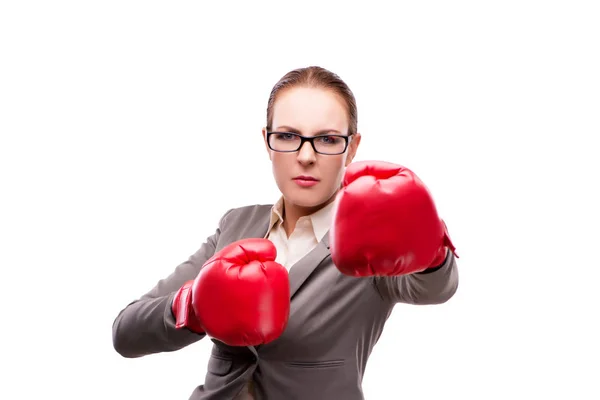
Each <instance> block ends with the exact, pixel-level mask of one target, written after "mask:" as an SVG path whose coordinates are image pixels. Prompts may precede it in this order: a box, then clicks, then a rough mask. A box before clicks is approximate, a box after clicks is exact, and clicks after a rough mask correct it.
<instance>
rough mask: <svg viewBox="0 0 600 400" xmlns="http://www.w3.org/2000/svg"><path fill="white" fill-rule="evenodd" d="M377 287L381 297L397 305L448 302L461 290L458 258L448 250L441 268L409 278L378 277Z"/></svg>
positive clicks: (415, 274)
mask: <svg viewBox="0 0 600 400" xmlns="http://www.w3.org/2000/svg"><path fill="white" fill-rule="evenodd" d="M374 284H375V287H376V289H377V291H378V292H379V294H380V295H381V297H383V298H384V299H387V300H389V301H391V302H394V303H407V304H416V305H429V304H441V303H445V302H446V301H448V300H449V299H450V298H452V296H454V293H456V290H457V289H458V266H457V264H456V256H455V255H454V254H453V253H452V252H451V251H449V250H448V252H447V254H446V259H445V260H444V263H443V264H442V265H440V266H438V267H435V268H432V269H429V270H425V271H423V272H420V273H414V274H409V275H400V276H385V277H383V276H379V277H375V278H374Z"/></svg>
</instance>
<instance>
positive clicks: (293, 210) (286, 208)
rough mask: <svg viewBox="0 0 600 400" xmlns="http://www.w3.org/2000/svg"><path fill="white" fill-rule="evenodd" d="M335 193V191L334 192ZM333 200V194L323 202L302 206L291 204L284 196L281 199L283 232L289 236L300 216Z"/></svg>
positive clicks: (314, 211)
mask: <svg viewBox="0 0 600 400" xmlns="http://www.w3.org/2000/svg"><path fill="white" fill-rule="evenodd" d="M336 194H337V193H336ZM334 200H335V194H334V195H333V196H331V198H330V199H329V200H327V201H326V202H325V203H322V204H319V205H317V206H313V207H304V206H299V205H297V204H293V203H291V202H288V201H287V200H286V199H285V198H284V199H283V228H284V229H285V233H286V234H287V236H288V237H289V236H290V235H291V234H292V232H293V231H294V228H295V227H296V223H297V222H298V220H299V219H300V218H302V217H305V216H307V215H310V214H314V213H316V212H317V211H319V210H320V209H322V208H323V207H325V206H327V205H329V204H331V203H332V202H333V201H334Z"/></svg>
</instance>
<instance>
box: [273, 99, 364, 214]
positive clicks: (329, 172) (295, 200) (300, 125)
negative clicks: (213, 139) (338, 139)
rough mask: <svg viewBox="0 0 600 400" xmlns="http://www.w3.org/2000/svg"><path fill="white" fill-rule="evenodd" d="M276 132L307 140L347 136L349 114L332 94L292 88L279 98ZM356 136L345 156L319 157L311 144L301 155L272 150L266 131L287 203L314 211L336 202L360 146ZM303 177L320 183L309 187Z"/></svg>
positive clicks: (305, 144)
mask: <svg viewBox="0 0 600 400" xmlns="http://www.w3.org/2000/svg"><path fill="white" fill-rule="evenodd" d="M272 130H273V131H278V132H281V131H283V132H293V133H298V134H300V135H303V136H317V135H323V134H332V135H334V134H337V135H347V133H348V113H347V111H346V106H345V103H344V101H343V100H342V99H341V98H340V97H339V96H338V95H336V94H335V93H334V92H332V91H330V90H326V89H321V88H306V87H292V88H289V89H285V90H284V91H282V92H280V93H278V95H277V98H276V101H275V104H274V106H273V126H272ZM352 136H353V137H352V138H351V140H350V143H349V145H348V148H347V150H346V151H345V152H344V153H342V154H337V155H325V154H319V153H316V152H315V151H314V149H313V147H312V146H311V144H310V143H308V142H305V143H304V144H303V145H302V147H301V148H300V150H298V151H297V152H290V153H281V152H276V151H273V150H271V149H270V148H269V146H268V144H267V142H266V140H267V137H266V130H265V129H263V137H264V139H265V145H267V151H268V152H269V158H270V159H271V162H272V164H273V174H274V176H275V181H276V183H277V186H278V187H279V190H280V191H281V193H282V194H283V197H284V199H285V200H286V203H288V204H290V205H295V206H297V207H301V208H309V209H311V208H315V207H316V208H319V207H320V206H324V205H325V204H328V203H329V202H331V201H333V200H334V198H335V194H336V193H337V191H338V189H339V188H340V185H341V181H342V178H343V176H344V171H345V167H346V166H347V165H348V164H350V162H352V159H353V158H354V155H355V154H356V149H357V147H358V144H359V143H360V135H359V134H355V135H352ZM300 176H304V177H310V178H312V179H315V180H316V183H312V184H307V183H306V181H304V180H301V179H299V178H298V177H300Z"/></svg>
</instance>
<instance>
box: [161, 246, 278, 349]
mask: <svg viewBox="0 0 600 400" xmlns="http://www.w3.org/2000/svg"><path fill="white" fill-rule="evenodd" d="M276 256H277V250H276V249H275V246H274V245H273V243H272V242H271V241H270V240H267V239H261V238H251V239H242V240H239V241H237V242H234V243H232V244H230V245H228V246H226V247H224V248H223V249H221V250H220V251H219V252H217V253H215V254H214V255H213V256H212V257H211V258H210V259H209V260H208V261H206V263H204V265H203V266H202V269H201V270H200V273H199V274H198V276H197V277H196V279H194V280H193V281H189V282H187V283H186V284H184V285H183V286H182V287H181V289H179V291H178V292H177V293H176V295H175V297H174V301H173V303H172V304H173V305H172V311H173V315H175V318H176V327H178V328H183V327H186V328H188V329H190V330H192V331H195V332H198V333H206V334H207V335H209V336H211V337H213V338H215V339H217V340H219V341H221V342H223V343H225V344H228V345H230V346H258V345H262V344H266V343H269V342H271V341H273V340H275V339H277V338H278V337H279V336H280V335H281V334H282V333H283V331H284V330H285V328H286V326H287V322H288V318H289V311H290V285H289V277H288V271H287V269H286V268H285V267H284V266H282V265H281V264H279V263H277V262H275V258H276Z"/></svg>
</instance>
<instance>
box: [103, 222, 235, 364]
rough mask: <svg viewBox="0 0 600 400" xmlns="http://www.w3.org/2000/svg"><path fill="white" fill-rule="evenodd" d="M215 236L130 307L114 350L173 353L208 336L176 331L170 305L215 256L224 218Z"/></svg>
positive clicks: (116, 329) (117, 328)
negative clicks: (179, 292) (178, 293)
mask: <svg viewBox="0 0 600 400" xmlns="http://www.w3.org/2000/svg"><path fill="white" fill-rule="evenodd" d="M230 212H231V210H229V211H228V212H227V213H225V215H224V216H223V217H222V218H221V221H220V222H219V226H218V228H217V230H216V232H215V233H214V234H213V235H212V236H210V237H208V238H207V239H206V241H205V242H204V243H203V244H202V246H201V247H200V249H199V250H198V251H196V253H194V254H193V255H191V256H190V257H189V258H188V260H187V261H185V262H183V263H182V264H180V265H179V266H177V267H176V268H175V270H174V271H173V272H172V273H171V275H169V276H168V277H167V278H164V279H162V280H160V281H159V282H158V283H157V284H156V286H154V287H153V288H152V289H151V290H150V291H149V292H148V293H146V294H144V295H143V296H141V297H140V298H139V299H138V300H135V301H133V302H132V303H130V304H129V305H127V306H126V307H125V308H124V309H123V310H121V312H120V313H119V314H118V315H117V317H116V319H115V320H114V322H113V327H112V337H113V346H114V348H115V350H116V351H117V352H118V353H119V354H120V355H122V356H123V357H127V358H136V357H142V356H146V355H149V354H154V353H161V352H171V351H175V350H179V349H181V348H183V347H185V346H188V345H190V344H192V343H194V342H196V341H198V340H200V339H202V338H203V337H204V336H206V335H205V334H197V333H194V332H192V331H190V330H188V329H176V328H175V318H174V316H173V313H172V311H171V303H172V302H173V298H174V297H175V293H176V292H177V290H179V288H180V287H181V286H182V285H183V284H184V283H185V282H187V281H189V280H192V279H195V278H196V276H197V275H198V273H199V272H200V269H201V268H202V266H203V265H204V263H205V262H206V261H207V260H208V259H209V258H210V257H212V255H213V254H214V253H215V248H216V246H217V242H218V240H219V236H220V234H221V229H222V227H223V222H224V220H225V217H226V216H227V215H228V214H229V213H230Z"/></svg>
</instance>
